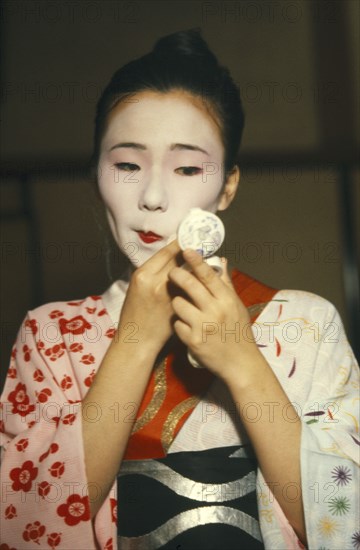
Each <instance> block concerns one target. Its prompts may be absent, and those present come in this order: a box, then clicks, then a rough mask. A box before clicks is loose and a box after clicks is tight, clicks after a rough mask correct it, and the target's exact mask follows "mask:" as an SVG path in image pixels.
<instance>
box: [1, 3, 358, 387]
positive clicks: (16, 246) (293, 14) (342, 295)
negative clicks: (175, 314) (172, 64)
mask: <svg viewBox="0 0 360 550" xmlns="http://www.w3.org/2000/svg"><path fill="white" fill-rule="evenodd" d="M1 25H2V28H1V30H2V32H1V41H2V43H1V79H2V84H1V91H2V114H1V156H2V168H1V176H2V177H1V212H2V234H1V239H2V242H1V260H2V279H1V281H2V284H1V302H2V308H1V314H2V317H1V325H0V326H1V335H2V351H3V358H2V364H3V367H4V368H3V376H4V374H5V371H6V368H7V363H8V358H9V354H10V350H11V345H12V343H13V341H14V338H15V336H16V332H17V330H18V328H19V325H20V323H21V321H22V319H23V317H24V315H25V313H26V311H27V310H29V309H32V308H34V307H36V306H38V305H40V304H42V303H44V302H49V301H57V300H69V299H76V298H81V297H84V296H86V295H88V294H96V293H101V292H103V291H104V290H105V288H106V287H107V286H109V284H110V282H111V281H112V280H113V279H115V278H116V277H118V276H119V274H120V273H121V270H122V266H123V261H122V259H121V257H120V256H119V254H118V253H117V252H116V250H114V249H110V248H109V246H108V244H106V243H108V239H109V238H108V232H107V230H106V224H105V223H104V218H103V213H102V208H101V204H100V203H99V202H98V200H97V198H96V193H95V190H94V185H93V184H92V183H91V181H90V178H89V176H88V171H87V167H88V161H89V158H90V155H91V151H92V136H93V119H94V110H95V105H96V101H97V99H98V98H99V95H100V94H101V91H102V89H103V88H104V86H105V85H106V84H107V82H108V80H109V78H110V77H111V75H112V74H113V72H114V71H115V70H116V69H117V68H118V67H119V66H120V65H122V64H124V63H126V62H127V61H129V60H130V59H133V58H134V57H137V56H140V55H142V54H144V53H146V52H148V51H149V50H150V49H151V47H152V46H153V44H154V42H155V41H156V40H157V39H158V38H159V37H160V36H163V35H165V34H169V33H171V32H175V31H177V30H182V29H187V28H191V27H201V28H202V32H203V36H204V38H205V40H206V41H207V42H208V43H209V45H210V47H211V48H212V49H213V50H214V51H215V53H216V55H217V56H218V58H219V59H220V60H221V61H222V63H223V64H225V65H227V66H228V67H229V68H230V70H231V73H232V75H233V77H234V80H235V81H236V83H237V84H238V85H239V86H240V89H241V92H242V98H243V103H244V107H245V111H246V116H247V121H246V129H245V134H244V139H243V147H242V154H241V158H240V166H241V169H242V180H241V187H240V190H239V193H238V197H237V200H236V202H235V203H234V204H233V205H232V207H231V208H230V210H229V211H228V212H225V213H224V215H223V219H224V221H225V224H226V228H227V236H226V241H225V244H224V246H223V251H222V252H223V254H224V255H226V256H227V257H228V258H229V260H230V262H231V263H232V265H234V266H236V267H238V268H239V269H241V270H243V271H245V272H246V273H248V274H250V275H252V276H254V277H256V278H259V279H260V280H262V281H263V282H265V283H267V284H269V285H273V286H275V287H277V288H297V289H303V290H308V291H310V292H315V293H318V294H320V295H322V296H323V297H325V298H327V299H328V300H330V301H331V302H333V303H334V304H335V306H336V307H337V308H338V310H339V312H340V314H341V316H342V318H343V320H344V323H345V327H346V330H347V333H348V336H349V338H350V340H351V342H352V345H353V347H354V349H356V352H357V354H358V353H359V351H358V350H359V347H358V345H359V334H358V331H359V324H358V323H359V317H358V316H359V302H358V299H359V296H358V271H357V257H358V254H359V235H360V227H359V211H360V208H359V206H360V192H359V154H358V151H359V133H358V122H359V101H358V98H359V97H360V90H359V66H360V64H359V51H360V47H359V2H358V1H357V0H315V1H310V0H274V1H272V0H253V1H250V0H249V1H247V0H244V1H187V2H184V1H174V0H167V1H152V0H147V1H140V0H136V1H127V2H120V1H113V0H102V1H100V0H92V1H90V0H89V1H88V0H73V1H70V0H69V1H59V0H51V1H46V0H43V1H42V0H38V1H37V0H36V1H33V0H11V1H4V2H3V3H2V5H1Z"/></svg>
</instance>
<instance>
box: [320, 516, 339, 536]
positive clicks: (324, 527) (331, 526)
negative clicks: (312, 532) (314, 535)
mask: <svg viewBox="0 0 360 550" xmlns="http://www.w3.org/2000/svg"><path fill="white" fill-rule="evenodd" d="M318 529H319V531H320V533H321V535H322V536H323V537H332V536H334V535H335V533H336V531H338V529H339V524H338V523H337V522H336V521H334V520H332V519H331V518H328V517H323V518H322V519H321V520H320V522H319V524H318Z"/></svg>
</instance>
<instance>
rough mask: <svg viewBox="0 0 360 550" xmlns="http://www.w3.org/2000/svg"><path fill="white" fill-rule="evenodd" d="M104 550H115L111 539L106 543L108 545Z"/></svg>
mask: <svg viewBox="0 0 360 550" xmlns="http://www.w3.org/2000/svg"><path fill="white" fill-rule="evenodd" d="M104 550H113V543H112V539H109V540H107V541H106V544H105V546H104Z"/></svg>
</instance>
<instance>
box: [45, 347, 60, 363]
mask: <svg viewBox="0 0 360 550" xmlns="http://www.w3.org/2000/svg"><path fill="white" fill-rule="evenodd" d="M64 349H65V344H63V343H61V344H55V346H52V347H51V348H48V349H47V350H46V351H45V355H46V356H47V357H49V358H50V361H57V360H58V359H59V358H60V357H62V356H63V355H64V353H65V352H64Z"/></svg>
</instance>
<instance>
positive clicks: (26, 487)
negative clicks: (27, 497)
mask: <svg viewBox="0 0 360 550" xmlns="http://www.w3.org/2000/svg"><path fill="white" fill-rule="evenodd" d="M37 475H38V469H37V468H34V463H33V462H32V461H31V460H27V461H26V462H24V464H23V465H22V466H21V467H20V468H13V469H12V470H11V471H10V479H12V480H13V482H14V483H13V484H12V488H13V490H14V491H25V493H26V492H28V491H30V489H31V486H32V482H33V480H34V479H35V478H36V477H37Z"/></svg>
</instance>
